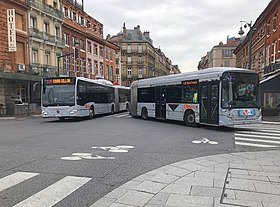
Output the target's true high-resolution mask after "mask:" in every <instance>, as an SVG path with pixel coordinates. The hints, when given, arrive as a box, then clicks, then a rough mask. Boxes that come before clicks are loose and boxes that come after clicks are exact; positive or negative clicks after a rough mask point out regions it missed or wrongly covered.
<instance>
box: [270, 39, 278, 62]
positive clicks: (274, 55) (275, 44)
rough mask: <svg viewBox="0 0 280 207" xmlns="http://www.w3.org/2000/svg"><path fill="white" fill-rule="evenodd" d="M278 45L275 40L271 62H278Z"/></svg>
mask: <svg viewBox="0 0 280 207" xmlns="http://www.w3.org/2000/svg"><path fill="white" fill-rule="evenodd" d="M276 46H277V42H276V41H274V42H273V44H272V54H271V56H272V60H271V63H275V62H276Z"/></svg>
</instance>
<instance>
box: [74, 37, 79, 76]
mask: <svg viewBox="0 0 280 207" xmlns="http://www.w3.org/2000/svg"><path fill="white" fill-rule="evenodd" d="M78 44H80V43H79V41H78V40H77V39H75V40H74V73H75V77H77V60H76V59H77V58H78V54H79V53H78V48H77V46H78Z"/></svg>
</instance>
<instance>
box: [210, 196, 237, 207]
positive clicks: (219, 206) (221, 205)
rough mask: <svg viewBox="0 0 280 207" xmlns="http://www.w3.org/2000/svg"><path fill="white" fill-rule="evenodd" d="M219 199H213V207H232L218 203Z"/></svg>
mask: <svg viewBox="0 0 280 207" xmlns="http://www.w3.org/2000/svg"><path fill="white" fill-rule="evenodd" d="M220 200H221V199H220V198H214V207H233V206H232V205H226V204H222V203H220Z"/></svg>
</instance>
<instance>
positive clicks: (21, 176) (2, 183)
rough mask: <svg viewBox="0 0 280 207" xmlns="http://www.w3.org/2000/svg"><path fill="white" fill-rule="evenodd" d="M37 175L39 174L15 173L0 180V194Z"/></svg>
mask: <svg viewBox="0 0 280 207" xmlns="http://www.w3.org/2000/svg"><path fill="white" fill-rule="evenodd" d="M36 175H39V173H29V172H16V173H14V174H11V175H8V176H6V177H4V178H1V179H0V192H1V191H3V190H5V189H7V188H10V187H12V186H14V185H17V184H19V183H21V182H23V181H25V180H28V179H30V178H32V177H35V176H36Z"/></svg>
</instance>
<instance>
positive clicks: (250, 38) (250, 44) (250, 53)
mask: <svg viewBox="0 0 280 207" xmlns="http://www.w3.org/2000/svg"><path fill="white" fill-rule="evenodd" d="M249 26H250V25H249ZM252 34H253V31H252V28H251V26H250V31H249V61H248V64H249V65H248V69H249V70H251V67H252Z"/></svg>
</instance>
